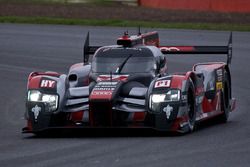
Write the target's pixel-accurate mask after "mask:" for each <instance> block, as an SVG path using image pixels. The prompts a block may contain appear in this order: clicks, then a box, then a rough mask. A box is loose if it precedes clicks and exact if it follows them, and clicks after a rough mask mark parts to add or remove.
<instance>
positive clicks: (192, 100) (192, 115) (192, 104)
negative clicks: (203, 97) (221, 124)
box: [187, 81, 196, 132]
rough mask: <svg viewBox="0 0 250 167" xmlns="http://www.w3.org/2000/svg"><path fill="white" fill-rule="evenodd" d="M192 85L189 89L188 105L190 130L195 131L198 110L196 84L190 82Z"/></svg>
mask: <svg viewBox="0 0 250 167" xmlns="http://www.w3.org/2000/svg"><path fill="white" fill-rule="evenodd" d="M190 83H191V84H190V87H189V89H188V97H187V103H188V104H187V105H188V112H187V114H188V115H187V116H188V132H192V131H194V128H195V120H196V112H195V96H194V85H193V82H192V81H191V82H190Z"/></svg>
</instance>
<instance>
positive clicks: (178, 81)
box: [170, 75, 185, 89]
mask: <svg viewBox="0 0 250 167" xmlns="http://www.w3.org/2000/svg"><path fill="white" fill-rule="evenodd" d="M183 80H185V76H179V75H173V78H172V80H171V85H170V87H171V88H175V89H181V88H182V81H183Z"/></svg>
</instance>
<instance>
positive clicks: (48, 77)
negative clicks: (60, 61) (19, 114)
mask: <svg viewBox="0 0 250 167" xmlns="http://www.w3.org/2000/svg"><path fill="white" fill-rule="evenodd" d="M83 52H84V59H83V62H82V63H78V64H74V65H72V66H71V68H70V69H69V72H68V74H59V73H57V72H32V73H31V74H30V75H29V77H28V83H27V101H26V112H25V118H26V120H27V126H26V127H25V128H23V133H34V134H38V133H40V132H43V131H46V130H48V129H56V128H82V129H91V128H149V129H154V130H157V131H170V132H180V133H188V132H192V131H193V130H194V127H195V125H196V123H197V122H199V121H203V120H206V119H209V118H212V117H215V116H216V117H218V119H219V120H220V121H221V122H226V121H227V120H228V116H229V112H231V111H233V110H234V108H235V102H236V100H235V98H232V88H231V75H230V69H229V65H230V63H231V60H232V33H231V35H230V39H229V43H228V46H160V44H159V35H158V32H149V33H145V34H141V33H140V32H139V33H138V34H137V35H132V36H129V34H128V33H127V32H125V33H124V35H123V36H122V37H120V38H118V40H117V44H116V45H111V46H89V33H88V34H87V37H86V40H85V44H84V48H83ZM176 54H222V55H223V54H224V55H227V62H208V63H198V64H195V65H194V66H193V68H192V69H190V71H187V72H185V73H173V74H170V73H168V64H167V56H174V55H176Z"/></svg>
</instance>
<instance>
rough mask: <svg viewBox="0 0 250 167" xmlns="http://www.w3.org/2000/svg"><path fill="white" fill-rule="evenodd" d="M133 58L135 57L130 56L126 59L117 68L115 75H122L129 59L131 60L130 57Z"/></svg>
mask: <svg viewBox="0 0 250 167" xmlns="http://www.w3.org/2000/svg"><path fill="white" fill-rule="evenodd" d="M132 56H133V55H132V54H130V55H129V56H128V57H126V59H125V60H124V61H123V62H122V63H121V64H120V65H119V66H118V67H117V69H116V70H115V73H118V74H119V73H121V71H122V69H123V67H124V65H125V64H126V63H127V61H128V59H129V58H130V57H132Z"/></svg>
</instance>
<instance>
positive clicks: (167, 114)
mask: <svg viewBox="0 0 250 167" xmlns="http://www.w3.org/2000/svg"><path fill="white" fill-rule="evenodd" d="M172 111H173V107H172V106H170V105H168V106H167V107H164V108H163V112H165V114H166V118H167V119H169V118H170V115H171V112H172Z"/></svg>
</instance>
